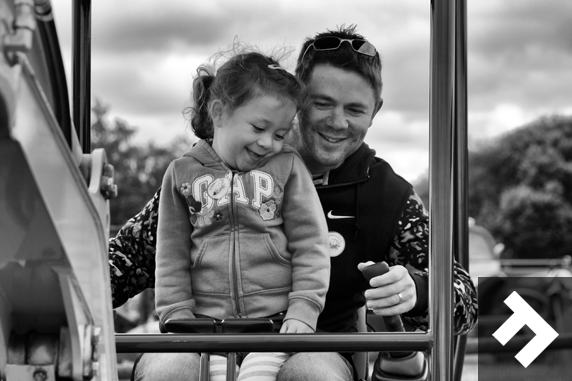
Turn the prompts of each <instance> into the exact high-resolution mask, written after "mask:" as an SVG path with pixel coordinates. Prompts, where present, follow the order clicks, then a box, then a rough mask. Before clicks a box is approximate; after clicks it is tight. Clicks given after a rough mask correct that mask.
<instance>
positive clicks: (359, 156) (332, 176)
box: [324, 143, 375, 185]
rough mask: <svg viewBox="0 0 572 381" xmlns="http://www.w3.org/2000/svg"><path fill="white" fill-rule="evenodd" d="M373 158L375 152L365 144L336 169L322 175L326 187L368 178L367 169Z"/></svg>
mask: <svg viewBox="0 0 572 381" xmlns="http://www.w3.org/2000/svg"><path fill="white" fill-rule="evenodd" d="M374 157H375V151H374V150H373V149H371V148H369V146H368V145H367V144H365V143H362V144H361V146H360V147H359V148H358V149H357V150H356V151H355V152H354V153H352V154H351V155H350V156H348V158H347V159H346V160H345V161H344V162H343V163H342V165H340V166H339V167H338V168H336V169H332V170H331V171H329V172H328V173H326V174H325V175H324V177H325V178H327V179H328V180H327V181H328V185H334V184H339V183H353V182H358V181H363V180H364V179H367V178H368V174H369V167H370V165H371V164H372V161H373V159H374Z"/></svg>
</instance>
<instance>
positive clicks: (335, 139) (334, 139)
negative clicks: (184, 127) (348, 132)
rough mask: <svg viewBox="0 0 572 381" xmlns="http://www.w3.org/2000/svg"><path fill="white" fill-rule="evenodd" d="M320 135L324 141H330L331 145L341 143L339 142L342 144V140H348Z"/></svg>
mask: <svg viewBox="0 0 572 381" xmlns="http://www.w3.org/2000/svg"><path fill="white" fill-rule="evenodd" d="M318 134H319V135H320V136H321V137H322V138H324V140H326V141H328V142H330V143H339V142H341V141H342V140H345V139H346V138H334V137H331V136H326V135H324V134H322V133H321V132H318Z"/></svg>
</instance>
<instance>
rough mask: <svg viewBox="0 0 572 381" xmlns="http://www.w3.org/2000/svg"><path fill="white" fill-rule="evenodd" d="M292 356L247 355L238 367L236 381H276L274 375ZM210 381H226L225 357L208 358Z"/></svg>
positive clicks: (277, 353) (281, 354)
mask: <svg viewBox="0 0 572 381" xmlns="http://www.w3.org/2000/svg"><path fill="white" fill-rule="evenodd" d="M290 356H292V354H291V353H283V352H270V353H259V352H252V353H249V354H248V355H247V356H246V357H245V358H244V360H243V361H242V365H241V366H240V371H238V366H237V373H238V379H237V381H276V375H277V374H278V371H279V370H280V368H281V367H282V364H284V363H285V362H286V360H288V359H289V358H290ZM209 375H210V381H226V357H223V356H219V355H212V356H211V357H210V372H209Z"/></svg>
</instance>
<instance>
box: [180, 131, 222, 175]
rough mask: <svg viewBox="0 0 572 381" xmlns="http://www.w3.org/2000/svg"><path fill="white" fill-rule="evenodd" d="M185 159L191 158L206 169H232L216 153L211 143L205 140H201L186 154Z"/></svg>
mask: <svg viewBox="0 0 572 381" xmlns="http://www.w3.org/2000/svg"><path fill="white" fill-rule="evenodd" d="M183 157H191V158H193V159H195V160H196V161H198V162H199V163H201V164H202V165H203V166H205V167H209V168H217V167H218V168H220V169H224V170H227V171H230V168H229V167H228V166H227V165H226V163H225V162H224V161H223V160H222V159H221V158H220V156H219V155H218V154H217V153H216V152H215V150H214V149H213V147H212V146H211V145H210V143H209V142H207V141H206V140H203V139H201V140H199V141H198V142H197V143H196V144H195V145H194V146H193V147H192V148H191V149H190V150H189V151H187V152H185V153H184V154H183Z"/></svg>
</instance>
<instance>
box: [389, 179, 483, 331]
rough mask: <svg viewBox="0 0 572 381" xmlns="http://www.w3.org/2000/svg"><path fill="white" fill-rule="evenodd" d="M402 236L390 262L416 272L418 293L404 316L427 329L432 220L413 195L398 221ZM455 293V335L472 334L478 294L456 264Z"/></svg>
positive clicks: (395, 244) (418, 326) (454, 269)
mask: <svg viewBox="0 0 572 381" xmlns="http://www.w3.org/2000/svg"><path fill="white" fill-rule="evenodd" d="M399 226H400V229H399V232H398V234H397V235H396V236H395V239H394V241H393V244H392V248H391V250H392V254H391V255H390V257H391V258H394V260H395V263H392V264H400V265H404V266H405V265H410V266H412V267H413V268H415V271H413V273H411V276H412V278H413V281H414V282H415V288H416V290H417V304H416V305H415V307H414V308H413V309H412V310H411V311H409V312H407V313H405V314H404V315H403V316H404V317H405V318H406V319H407V320H409V322H410V323H411V324H413V325H414V326H415V327H417V328H420V329H424V330H426V329H427V328H428V322H429V321H428V314H429V310H428V300H429V296H428V295H429V282H428V275H429V271H428V265H429V263H428V259H427V254H428V251H429V249H428V247H429V216H428V214H427V211H426V210H425V208H424V206H423V202H422V201H421V199H420V198H419V196H418V195H417V193H415V191H413V190H412V191H411V195H410V197H409V200H408V201H407V205H406V208H405V210H404V212H403V215H402V216H401V218H400V221H399ZM453 291H454V297H455V299H454V302H453V306H454V316H453V323H454V330H453V331H454V333H455V334H456V335H459V334H463V333H466V332H468V331H470V330H471V329H472V328H473V327H474V326H475V324H476V320H477V315H478V302H477V291H476V289H475V285H474V283H473V282H472V280H471V277H470V275H469V273H468V272H467V271H466V270H465V269H464V268H463V267H462V266H461V265H460V264H459V263H458V262H457V261H456V260H454V261H453Z"/></svg>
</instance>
